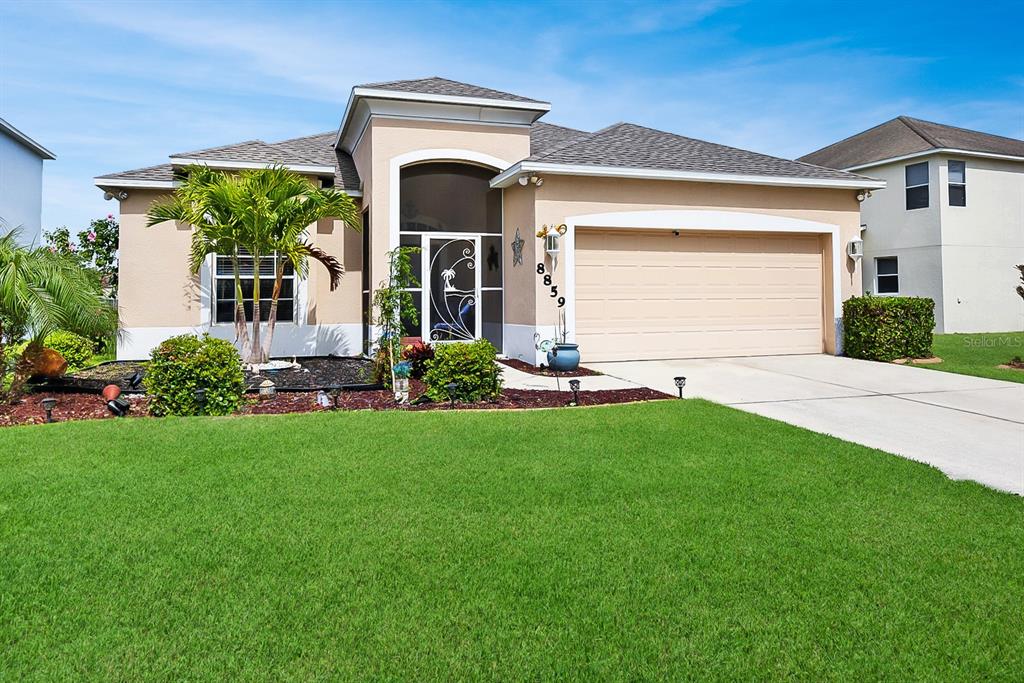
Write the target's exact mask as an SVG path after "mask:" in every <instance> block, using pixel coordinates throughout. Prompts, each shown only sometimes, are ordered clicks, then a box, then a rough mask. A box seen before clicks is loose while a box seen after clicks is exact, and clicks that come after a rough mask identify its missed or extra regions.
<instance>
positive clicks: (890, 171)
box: [863, 154, 1024, 332]
mask: <svg viewBox="0 0 1024 683" xmlns="http://www.w3.org/2000/svg"><path fill="white" fill-rule="evenodd" d="M950 158H953V159H958V160H962V161H965V162H966V164H967V206H965V207H958V206H949V190H948V188H949V186H948V180H949V172H948V162H949V159H950ZM925 160H927V161H928V163H929V167H928V170H929V205H928V208H925V209H913V210H910V211H908V210H907V209H906V198H905V197H906V192H905V190H906V181H905V175H904V174H905V171H904V169H905V168H906V166H907V165H908V164H909V163H919V162H921V161H925ZM864 173H866V174H868V175H870V176H872V177H876V178H881V179H883V180H886V181H887V182H888V187H887V188H886V189H884V190H875V191H874V192H873V193H872V196H871V197H870V198H868V199H867V200H866V201H865V202H864V204H863V219H864V223H865V224H866V225H867V229H866V230H865V231H864V235H863V237H864V253H865V258H864V261H865V268H864V289H865V290H866V291H871V292H874V291H875V284H874V282H875V280H874V278H875V275H876V273H875V258H877V257H882V256H896V257H897V259H898V263H899V276H900V278H899V279H900V292H899V293H900V294H901V295H905V296H927V297H930V298H932V299H934V301H935V322H936V326H935V329H936V331H937V332H1002V331H1010V330H1020V329H1024V305H1022V302H1021V300H1020V297H1019V296H1017V294H1016V292H1015V291H1014V287H1015V284H1016V279H1017V277H1018V275H1017V271H1016V270H1015V269H1014V268H1013V266H1014V264H1016V263H1021V262H1024V163H1019V162H1011V161H1000V160H994V159H980V158H974V157H956V156H954V157H949V156H945V155H939V154H934V155H931V156H928V157H922V158H920V159H912V160H907V161H900V162H896V163H892V164H885V165H883V166H877V167H873V168H870V169H866V170H865V171H864Z"/></svg>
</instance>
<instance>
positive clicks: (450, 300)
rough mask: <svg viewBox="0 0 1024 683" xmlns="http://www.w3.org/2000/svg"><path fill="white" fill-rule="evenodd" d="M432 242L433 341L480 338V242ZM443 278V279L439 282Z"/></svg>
mask: <svg viewBox="0 0 1024 683" xmlns="http://www.w3.org/2000/svg"><path fill="white" fill-rule="evenodd" d="M438 242H441V240H431V250H432V251H433V250H434V249H435V248H436V251H433V253H432V254H431V257H430V270H429V273H430V283H431V286H430V341H472V340H474V339H476V316H477V311H476V305H477V300H478V298H479V296H478V293H477V286H476V261H477V255H476V243H475V242H474V241H472V240H466V239H452V240H447V241H444V242H443V243H441V244H440V246H436V245H437V244H438ZM438 278H439V280H438ZM437 285H440V286H437Z"/></svg>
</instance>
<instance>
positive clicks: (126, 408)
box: [107, 398, 132, 417]
mask: <svg viewBox="0 0 1024 683" xmlns="http://www.w3.org/2000/svg"><path fill="white" fill-rule="evenodd" d="M131 409H132V404H131V403H129V402H128V399H124V398H115V399H113V400H110V401H107V410H109V411H110V412H111V413H112V414H113V415H114V417H124V416H125V415H127V414H128V413H129V412H130V411H131Z"/></svg>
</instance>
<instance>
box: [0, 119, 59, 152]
mask: <svg viewBox="0 0 1024 683" xmlns="http://www.w3.org/2000/svg"><path fill="white" fill-rule="evenodd" d="M0 130H3V131H6V133H7V134H8V135H10V136H11V137H12V138H14V139H15V140H17V141H18V142H20V143H21V144H22V145H24V146H25V147H28V148H29V149H30V150H32V151H33V152H35V153H36V154H37V155H38V156H40V157H42V158H43V159H50V160H51V161H52V160H54V159H56V158H57V155H56V154H54V153H53V152H51V151H50V150H48V149H46V148H45V147H43V146H42V145H40V144H39V143H38V142H36V141H35V140H33V139H32V138H30V137H29V136H27V135H25V134H24V133H22V132H21V131H20V130H18V129H17V128H15V127H14V126H12V125H11V124H10V123H8V122H7V121H4V120H3V119H0Z"/></svg>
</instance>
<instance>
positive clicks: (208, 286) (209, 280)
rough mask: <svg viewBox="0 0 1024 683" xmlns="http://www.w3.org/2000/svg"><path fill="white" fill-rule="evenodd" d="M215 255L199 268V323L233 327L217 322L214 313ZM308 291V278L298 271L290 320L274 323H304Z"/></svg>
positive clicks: (212, 327)
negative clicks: (301, 275)
mask: <svg viewBox="0 0 1024 683" xmlns="http://www.w3.org/2000/svg"><path fill="white" fill-rule="evenodd" d="M216 258H217V257H216V255H215V254H210V255H209V256H207V257H206V260H205V261H203V266H202V267H201V268H200V269H199V320H200V325H201V326H202V327H204V328H207V329H215V328H224V327H234V325H235V324H234V323H233V322H230V323H219V322H217V321H216V315H215V310H214V299H215V298H216V291H215V289H214V282H215V278H214V275H213V274H214V272H215V270H214V269H215V268H216V265H217V264H216ZM308 291H309V278H304V277H300V276H299V274H298V273H296V274H295V289H294V295H295V296H294V298H293V301H294V304H293V308H292V311H293V313H292V318H293V319H292V320H288V321H278V322H277V323H275V324H276V325H278V326H282V325H290V326H295V327H298V326H302V325H306V322H305V321H306V310H307V308H308V306H307V304H308ZM246 324H247V325H251V324H252V323H251V322H247V323H246ZM265 326H266V323H261V329H262V327H265Z"/></svg>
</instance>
